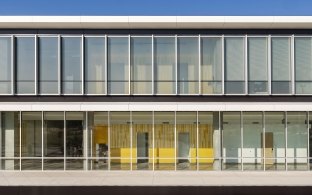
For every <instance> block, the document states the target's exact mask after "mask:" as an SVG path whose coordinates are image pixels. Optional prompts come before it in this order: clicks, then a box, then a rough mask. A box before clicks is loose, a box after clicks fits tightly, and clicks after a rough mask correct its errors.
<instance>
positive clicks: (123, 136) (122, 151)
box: [110, 112, 131, 170]
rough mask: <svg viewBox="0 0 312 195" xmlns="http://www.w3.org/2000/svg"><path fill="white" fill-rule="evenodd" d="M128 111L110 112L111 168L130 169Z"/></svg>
mask: <svg viewBox="0 0 312 195" xmlns="http://www.w3.org/2000/svg"><path fill="white" fill-rule="evenodd" d="M130 124H131V121H130V112H110V157H111V170H130V162H131V161H130V157H131V155H130V154H131V151H130V148H131V143H130V142H131V141H130Z"/></svg>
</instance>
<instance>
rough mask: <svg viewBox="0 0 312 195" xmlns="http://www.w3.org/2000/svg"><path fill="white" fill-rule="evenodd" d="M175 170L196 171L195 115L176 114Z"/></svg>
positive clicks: (192, 113) (194, 113) (186, 113)
mask: <svg viewBox="0 0 312 195" xmlns="http://www.w3.org/2000/svg"><path fill="white" fill-rule="evenodd" d="M176 136H177V137H176V163H177V170H197V114H196V112H177V113H176Z"/></svg>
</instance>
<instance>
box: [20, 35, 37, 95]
mask: <svg viewBox="0 0 312 195" xmlns="http://www.w3.org/2000/svg"><path fill="white" fill-rule="evenodd" d="M35 48H36V47H35V38H34V37H16V93H17V94H35V88H36V87H35V69H36V68H35V56H36V54H35V53H36V51H35Z"/></svg>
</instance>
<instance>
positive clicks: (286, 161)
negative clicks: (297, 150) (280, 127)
mask: <svg viewBox="0 0 312 195" xmlns="http://www.w3.org/2000/svg"><path fill="white" fill-rule="evenodd" d="M284 117H285V127H284V128H285V149H284V150H285V156H284V158H285V161H284V162H285V168H286V171H288V166H287V163H288V158H287V157H288V155H287V148H288V141H287V138H288V135H287V126H288V125H287V123H288V121H287V119H288V117H287V112H286V111H285V112H284Z"/></svg>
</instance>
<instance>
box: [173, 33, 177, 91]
mask: <svg viewBox="0 0 312 195" xmlns="http://www.w3.org/2000/svg"><path fill="white" fill-rule="evenodd" d="M174 47H175V90H176V91H175V95H178V36H177V35H175V44H174Z"/></svg>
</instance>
